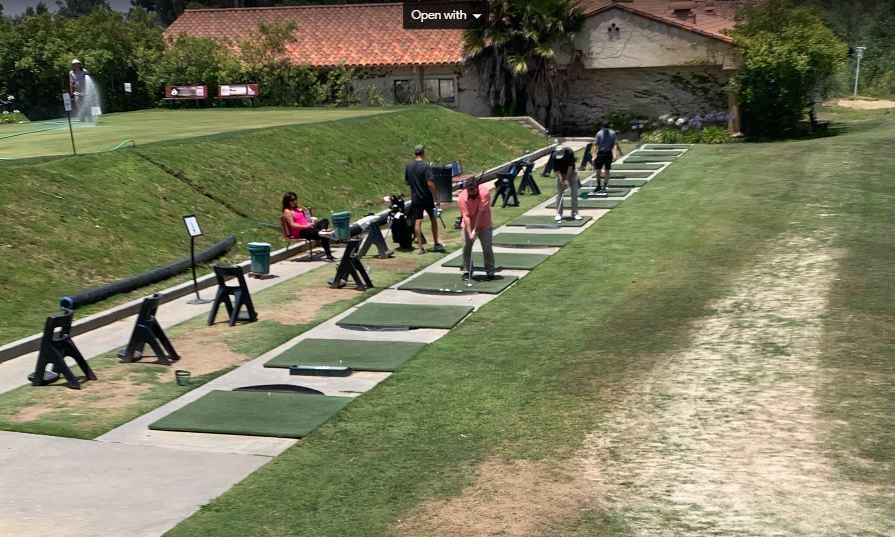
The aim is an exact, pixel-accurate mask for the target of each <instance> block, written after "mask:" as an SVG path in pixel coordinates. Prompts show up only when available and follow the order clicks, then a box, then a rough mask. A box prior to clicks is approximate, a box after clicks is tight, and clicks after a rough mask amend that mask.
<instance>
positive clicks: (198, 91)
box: [165, 86, 208, 99]
mask: <svg viewBox="0 0 895 537" xmlns="http://www.w3.org/2000/svg"><path fill="white" fill-rule="evenodd" d="M206 97H208V86H165V99H204V98H206Z"/></svg>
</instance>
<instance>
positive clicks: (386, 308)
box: [336, 302, 473, 328]
mask: <svg viewBox="0 0 895 537" xmlns="http://www.w3.org/2000/svg"><path fill="white" fill-rule="evenodd" d="M472 310H473V308H472V306H426V305H419V304H377V303H370V302H368V303H366V304H364V305H363V306H361V307H359V308H358V309H357V310H356V311H354V312H352V313H351V314H350V315H348V316H347V317H345V318H344V319H342V320H341V321H339V322H337V323H336V324H337V325H339V326H346V325H349V326H368V327H378V326H381V327H409V328H453V327H454V326H456V325H457V323H459V322H460V321H462V320H463V317H466V316H467V315H469V312H471V311H472Z"/></svg>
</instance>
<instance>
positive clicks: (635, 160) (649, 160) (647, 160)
mask: <svg viewBox="0 0 895 537" xmlns="http://www.w3.org/2000/svg"><path fill="white" fill-rule="evenodd" d="M675 158H677V157H638V156H632V157H631V158H629V159H626V160H625V164H631V165H636V164H654V163H656V162H671V161H673V160H674V159H675Z"/></svg>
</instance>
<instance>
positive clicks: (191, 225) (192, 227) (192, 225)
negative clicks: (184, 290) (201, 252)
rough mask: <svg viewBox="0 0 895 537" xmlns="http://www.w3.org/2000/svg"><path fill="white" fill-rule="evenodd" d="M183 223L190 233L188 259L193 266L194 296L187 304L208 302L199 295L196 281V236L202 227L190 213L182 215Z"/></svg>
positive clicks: (198, 235)
mask: <svg viewBox="0 0 895 537" xmlns="http://www.w3.org/2000/svg"><path fill="white" fill-rule="evenodd" d="M183 223H184V224H186V231H187V233H189V234H190V261H191V265H192V267H193V291H195V293H196V298H194V299H192V300H187V302H186V303H187V304H208V303H209V302H211V300H209V299H207V298H202V297H200V296H199V284H198V283H197V282H196V237H200V236H201V235H202V229H201V228H200V227H199V221H198V220H197V219H196V215H194V214H191V215H187V216H184V217H183Z"/></svg>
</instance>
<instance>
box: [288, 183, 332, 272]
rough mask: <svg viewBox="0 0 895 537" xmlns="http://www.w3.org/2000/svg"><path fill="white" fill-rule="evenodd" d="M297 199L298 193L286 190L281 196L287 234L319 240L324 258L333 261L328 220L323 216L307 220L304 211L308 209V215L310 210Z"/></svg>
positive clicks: (297, 237)
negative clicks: (319, 218)
mask: <svg viewBox="0 0 895 537" xmlns="http://www.w3.org/2000/svg"><path fill="white" fill-rule="evenodd" d="M297 200H298V195H297V194H296V193H295V192H287V193H286V194H285V195H284V196H283V218H285V219H286V227H287V228H288V230H289V234H290V235H291V236H292V237H293V238H296V239H299V238H301V239H308V240H316V241H320V245H321V246H323V251H324V252H325V253H326V260H327V261H335V260H336V258H335V257H333V255H332V252H330V249H329V237H331V236H332V230H330V229H328V228H329V220H327V219H326V218H324V219H322V220H316V221H314V222H309V221H308V216H307V215H306V214H305V211H308V213H307V214H308V215H310V210H308V209H307V208H306V207H299V206H298V201H297Z"/></svg>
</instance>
